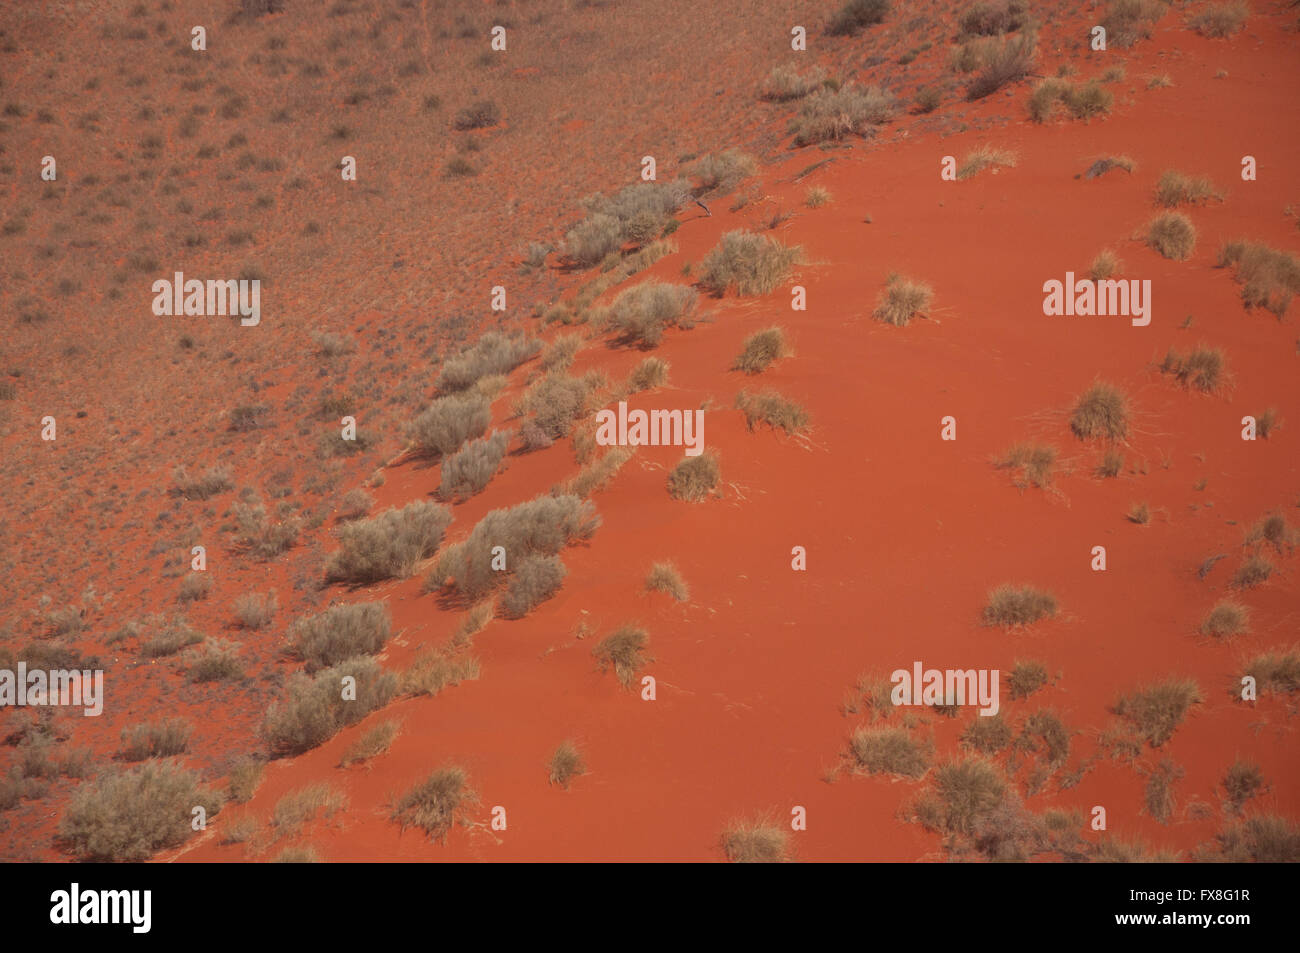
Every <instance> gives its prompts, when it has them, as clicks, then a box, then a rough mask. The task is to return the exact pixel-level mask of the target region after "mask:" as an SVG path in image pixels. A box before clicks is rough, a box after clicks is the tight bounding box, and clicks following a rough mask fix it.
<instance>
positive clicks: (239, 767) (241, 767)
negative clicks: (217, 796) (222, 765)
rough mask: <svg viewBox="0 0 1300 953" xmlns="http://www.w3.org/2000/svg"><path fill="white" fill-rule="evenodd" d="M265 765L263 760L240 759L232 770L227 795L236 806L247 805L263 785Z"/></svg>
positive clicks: (227, 784)
mask: <svg viewBox="0 0 1300 953" xmlns="http://www.w3.org/2000/svg"><path fill="white" fill-rule="evenodd" d="M265 767H266V765H265V763H264V762H263V761H262V759H261V758H250V757H245V758H240V759H239V760H238V761H236V762H235V763H234V764H233V765H232V766H231V768H230V777H229V779H228V780H227V782H226V793H227V795H229V797H230V800H232V801H234V802H235V803H236V804H247V803H248V802H249V801H251V800H252V799H253V795H254V794H255V793H256V791H257V788H258V785H260V784H261V783H262V775H263V773H264V770H265Z"/></svg>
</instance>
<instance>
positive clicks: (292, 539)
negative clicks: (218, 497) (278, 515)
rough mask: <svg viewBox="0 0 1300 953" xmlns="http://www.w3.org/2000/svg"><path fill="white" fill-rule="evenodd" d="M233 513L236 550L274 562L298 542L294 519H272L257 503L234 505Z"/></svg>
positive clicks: (298, 527) (297, 523) (261, 504)
mask: <svg viewBox="0 0 1300 953" xmlns="http://www.w3.org/2000/svg"><path fill="white" fill-rule="evenodd" d="M281 512H283V510H282V511H281ZM234 513H235V525H236V527H237V530H236V533H235V541H236V543H237V544H238V546H239V547H240V549H242V550H243V551H244V552H246V553H248V554H249V555H251V556H254V557H256V558H257V559H274V558H275V557H276V556H279V555H280V554H281V553H283V552H285V551H286V550H288V549H290V548H292V547H293V544H294V543H296V542H297V541H298V533H299V530H300V528H301V527H300V526H299V522H298V520H297V519H295V518H287V519H282V520H273V519H272V518H271V515H270V514H269V513H268V512H267V510H266V505H265V504H264V503H262V502H261V501H260V500H256V499H254V500H252V501H251V502H247V503H236V504H235V508H234Z"/></svg>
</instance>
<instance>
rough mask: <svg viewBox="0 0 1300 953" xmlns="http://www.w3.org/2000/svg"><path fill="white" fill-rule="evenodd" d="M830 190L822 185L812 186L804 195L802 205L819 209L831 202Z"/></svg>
mask: <svg viewBox="0 0 1300 953" xmlns="http://www.w3.org/2000/svg"><path fill="white" fill-rule="evenodd" d="M831 198H832V196H831V190H830V189H828V188H826V187H825V186H823V185H814V186H813V187H812V188H810V189H809V190H808V191H807V192H806V193H805V194H804V200H803V201H804V205H807V206H808V207H809V208H821V207H822V206H823V205H827V204H829V203H830V201H831Z"/></svg>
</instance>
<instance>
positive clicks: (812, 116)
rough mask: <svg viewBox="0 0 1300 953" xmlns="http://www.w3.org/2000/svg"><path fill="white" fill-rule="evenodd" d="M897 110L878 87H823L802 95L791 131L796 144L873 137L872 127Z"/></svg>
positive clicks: (885, 93) (891, 100)
mask: <svg viewBox="0 0 1300 953" xmlns="http://www.w3.org/2000/svg"><path fill="white" fill-rule="evenodd" d="M896 109H897V106H896V104H895V102H894V98H893V96H891V95H890V94H889V93H887V92H886V91H884V90H883V89H880V88H879V87H877V86H868V87H865V88H864V87H860V86H854V85H852V84H848V85H845V86H841V87H839V88H838V89H828V88H826V87H822V88H821V89H819V90H817V91H816V92H815V93H813V94H812V95H810V96H807V97H805V98H804V100H803V102H802V103H801V104H800V106H799V114H798V115H797V116H796V117H795V118H794V119H793V120H792V121H791V124H790V131H791V132H793V133H794V144H795V145H796V146H811V145H815V144H817V143H819V142H839V141H840V140H841V139H845V138H847V137H849V136H864V137H866V136H872V135H874V134H875V127H876V126H878V125H880V124H881V123H883V122H885V121H887V120H889V119H890V118H891V117H893V115H894V113H895V111H896Z"/></svg>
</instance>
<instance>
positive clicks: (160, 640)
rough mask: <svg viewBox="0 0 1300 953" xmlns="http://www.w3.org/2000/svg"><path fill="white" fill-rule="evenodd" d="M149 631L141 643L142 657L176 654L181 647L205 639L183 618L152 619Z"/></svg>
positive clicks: (195, 643)
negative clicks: (165, 620) (170, 619)
mask: <svg viewBox="0 0 1300 953" xmlns="http://www.w3.org/2000/svg"><path fill="white" fill-rule="evenodd" d="M149 631H150V632H151V634H150V635H149V637H148V638H147V639H145V641H144V642H142V643H141V644H140V655H141V657H142V658H163V657H165V656H168V655H175V654H176V653H177V652H179V651H180V650H181V649H183V648H188V647H189V646H191V645H197V644H199V643H200V642H202V641H203V636H202V635H201V634H200V633H198V632H195V631H194V630H193V629H191V628H190V627H189V625H187V624H186V623H185V621H184V620H183V619H173V620H172V621H171V622H164V621H162V620H161V619H157V620H152V621H151V623H150V625H149Z"/></svg>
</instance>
